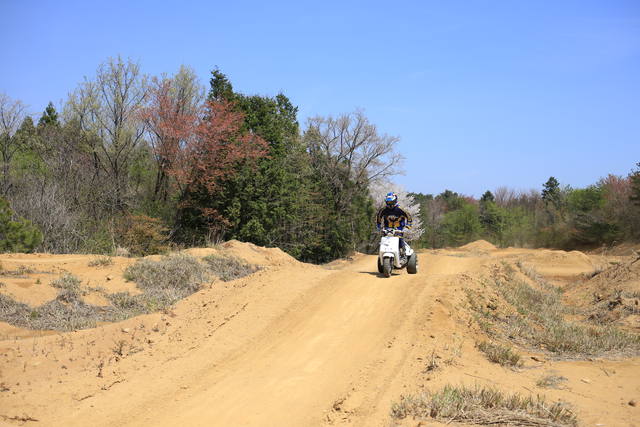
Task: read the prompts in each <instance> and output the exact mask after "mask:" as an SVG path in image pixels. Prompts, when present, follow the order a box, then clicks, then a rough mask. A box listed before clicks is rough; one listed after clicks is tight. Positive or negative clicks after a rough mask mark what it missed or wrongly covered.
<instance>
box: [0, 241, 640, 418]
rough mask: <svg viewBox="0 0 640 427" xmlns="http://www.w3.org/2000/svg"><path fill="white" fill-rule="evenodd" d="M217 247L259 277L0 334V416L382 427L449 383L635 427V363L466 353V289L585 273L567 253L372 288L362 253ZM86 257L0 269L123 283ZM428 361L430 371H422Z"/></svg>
mask: <svg viewBox="0 0 640 427" xmlns="http://www.w3.org/2000/svg"><path fill="white" fill-rule="evenodd" d="M226 250H228V251H231V252H233V253H234V254H235V255H237V256H240V257H243V258H245V259H247V260H248V261H250V262H254V263H258V264H261V265H263V266H265V268H264V269H263V270H261V271H259V272H257V273H255V274H253V275H252V276H249V277H245V278H242V279H239V280H236V281H233V282H228V283H223V282H214V283H211V284H208V285H207V286H205V287H204V289H203V290H201V291H200V292H198V293H196V294H194V295H192V296H190V297H189V298H187V299H185V300H183V301H181V302H179V303H178V304H177V305H176V306H175V307H174V308H173V309H172V310H169V311H166V312H164V313H157V314H152V315H145V316H139V317H136V318H132V319H129V320H127V321H124V322H120V323H117V324H107V325H102V326H100V327H98V328H95V329H90V330H83V331H77V332H71V333H64V334H60V333H55V334H53V333H34V332H28V331H24V330H19V329H17V328H11V327H9V326H7V325H4V326H3V327H2V328H3V329H2V331H1V333H2V334H3V338H4V339H3V340H2V341H0V416H1V417H2V418H0V420H3V421H4V422H5V423H9V424H32V425H46V426H85V425H93V426H111V425H124V426H127V425H131V426H138V425H149V426H174V425H203V426H204V425H207V426H215V425H219V426H240V425H246V426H249V425H265V426H266V425H278V426H303V425H304V426H313V425H341V424H349V425H362V426H370V425H372V426H387V425H389V423H390V417H389V410H390V407H391V404H392V403H393V402H394V401H397V400H398V399H399V397H400V395H402V394H407V393H417V392H419V391H420V390H425V389H436V388H438V387H440V386H442V385H444V384H447V383H450V384H480V385H491V386H495V387H498V388H500V389H501V390H504V391H517V392H520V393H525V394H528V393H532V394H537V393H540V394H546V395H547V396H548V397H549V398H551V399H562V400H564V401H567V402H569V403H570V404H571V405H572V407H573V408H574V410H575V412H576V413H577V414H578V417H579V420H580V422H581V423H583V424H584V425H597V424H601V425H611V426H613V425H634V422H636V421H634V420H636V419H640V408H637V407H634V406H631V405H629V404H628V402H629V401H631V400H634V399H635V400H636V401H638V400H640V375H638V372H640V359H638V358H627V359H620V360H608V359H592V360H583V361H571V360H553V359H552V358H551V357H549V356H548V355H544V354H542V355H541V354H539V353H533V352H529V351H527V350H526V349H522V350H521V352H522V353H523V354H524V356H525V366H524V367H523V368H522V369H519V370H511V369H506V368H503V367H501V366H499V365H496V364H492V363H490V362H489V361H487V360H486V359H485V357H484V356H483V355H482V354H481V353H480V352H479V351H478V350H477V349H476V347H475V344H476V342H477V341H478V340H480V339H483V338H484V336H483V335H482V332H481V331H480V330H479V329H478V327H477V325H476V324H475V323H474V318H473V315H472V313H471V312H470V311H469V310H468V308H467V293H466V292H465V290H466V289H470V288H473V289H480V288H479V287H480V286H482V281H483V280H484V278H486V277H487V276H488V275H489V274H490V272H491V270H492V269H493V268H495V266H496V265H499V264H501V263H502V262H504V261H507V262H517V261H520V262H521V263H524V264H526V263H529V264H530V265H532V266H535V267H536V268H537V269H538V271H540V272H541V273H544V274H547V275H548V276H549V277H550V280H555V281H556V282H562V283H569V282H571V281H572V280H574V279H576V278H578V277H579V276H580V275H582V274H590V273H592V272H593V270H594V269H595V268H596V267H597V266H596V263H597V260H592V259H591V258H589V257H587V256H585V255H583V254H581V253H565V252H555V251H533V250H516V249H509V250H496V249H495V248H493V247H491V246H489V245H486V244H484V243H481V244H476V245H471V246H469V247H467V248H464V249H462V250H455V251H453V250H452V251H447V250H442V251H425V252H422V253H421V254H420V272H419V274H417V275H408V274H406V272H401V273H399V274H394V275H393V276H392V277H391V278H389V279H385V278H382V277H379V276H378V274H377V273H376V272H375V266H376V261H375V257H372V256H364V255H358V256H356V257H355V258H354V259H353V260H350V261H348V262H339V263H333V264H331V265H330V266H324V267H323V266H313V265H308V264H302V263H298V262H296V261H294V260H292V259H290V258H289V257H287V256H286V255H284V254H282V253H281V252H279V251H278V250H265V249H262V248H257V247H255V246H253V245H246V244H239V243H233V244H231V245H229V247H228V248H226ZM207 251H208V250H192V254H193V255H195V256H201V255H206V254H207V253H208V252H207ZM89 259H90V257H81V256H73V257H71V256H69V257H67V258H62V257H60V258H56V257H51V258H45V257H44V256H40V257H38V256H26V255H22V256H15V255H10V256H8V255H7V256H5V255H3V256H1V257H0V261H1V262H2V263H3V265H5V266H7V265H9V266H15V265H18V264H20V263H22V264H30V263H31V264H33V265H35V266H36V267H37V266H40V267H39V268H40V270H45V267H44V266H45V264H47V265H48V264H50V266H49V270H50V271H51V272H50V273H47V274H55V273H59V272H60V269H65V270H67V271H71V272H76V271H75V270H74V268H77V269H78V270H79V271H77V272H76V273H77V274H80V275H85V276H82V277H83V279H84V280H91V279H92V278H93V280H95V281H100V283H101V285H102V286H105V287H108V286H110V284H111V283H113V284H114V286H115V287H118V286H130V285H131V284H129V283H124V282H123V283H120V279H119V277H120V275H119V274H120V273H119V271H121V270H122V269H123V268H124V267H125V266H126V265H127V263H129V262H131V261H130V260H126V259H122V260H118V261H117V262H116V263H115V264H114V266H112V267H109V268H111V269H112V270H113V271H111V270H109V271H107V270H98V269H95V268H94V269H93V270H91V269H89V268H87V267H86V265H87V261H88V260H89ZM73 262H76V263H77V265H76V266H75V267H74V265H73V264H72V263H73ZM12 263H13V264H12ZM38 263H39V264H38ZM65 263H66V264H65ZM14 264H15V265H14ZM12 268H13V267H12ZM56 269H57V270H56ZM42 274H45V273H42ZM108 275H111V276H113V277H112V278H111V279H110V280H107V277H106V276H108ZM103 276H104V277H103ZM43 277H44V276H43ZM41 281H42V280H41ZM25 283H26V282H25ZM12 286H13V285H12ZM15 286H17V287H19V284H16V285H15ZM34 286H35V285H34ZM38 286H40V285H38ZM17 287H16V288H15V289H14V288H10V289H9V291H12V290H13V291H16V292H18V288H17ZM20 289H27V286H24V287H21V288H20ZM47 297H49V296H42V297H41V298H42V299H45V298H47ZM29 298H30V297H29V296H28V295H25V296H24V297H23V300H24V301H29ZM532 356H533V357H534V358H535V359H532V358H531V357H532ZM434 361H435V364H436V365H437V369H431V368H429V366H433V364H434V363H433V362H434ZM548 373H557V374H558V375H562V376H563V377H565V378H566V382H565V383H564V385H563V387H562V388H560V389H552V390H548V389H544V390H543V389H540V388H539V387H537V385H536V382H537V380H538V379H539V378H540V377H541V376H543V375H545V374H548ZM400 423H401V424H403V425H417V424H418V421H415V420H402V421H400ZM429 425H432V421H429Z"/></svg>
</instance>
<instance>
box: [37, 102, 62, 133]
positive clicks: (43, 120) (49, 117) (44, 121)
mask: <svg viewBox="0 0 640 427" xmlns="http://www.w3.org/2000/svg"><path fill="white" fill-rule="evenodd" d="M45 126H60V121H59V120H58V112H57V111H56V108H55V107H54V106H53V103H52V102H49V105H47V108H45V109H44V112H43V113H42V116H40V120H39V121H38V129H40V128H43V127H45Z"/></svg>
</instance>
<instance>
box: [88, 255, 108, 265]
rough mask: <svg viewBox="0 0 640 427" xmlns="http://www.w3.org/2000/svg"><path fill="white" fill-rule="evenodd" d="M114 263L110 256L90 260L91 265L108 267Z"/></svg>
mask: <svg viewBox="0 0 640 427" xmlns="http://www.w3.org/2000/svg"><path fill="white" fill-rule="evenodd" d="M109 265H113V258H111V257H110V256H106V255H103V256H99V257H96V258H93V259H92V260H91V261H89V267H107V266H109Z"/></svg>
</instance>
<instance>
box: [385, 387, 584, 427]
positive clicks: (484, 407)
mask: <svg viewBox="0 0 640 427" xmlns="http://www.w3.org/2000/svg"><path fill="white" fill-rule="evenodd" d="M391 416H392V417H393V418H396V419H403V418H406V417H408V416H412V417H415V418H422V419H427V418H433V419H436V420H439V421H444V422H447V423H450V422H452V421H455V422H462V423H467V424H478V425H512V426H576V425H577V420H576V416H575V414H574V413H573V412H572V411H571V410H570V409H569V408H568V407H567V406H566V405H565V404H563V403H561V402H555V403H547V402H546V400H545V398H544V397H542V396H536V397H535V398H534V397H533V396H523V395H520V394H505V393H503V392H501V391H499V390H497V389H494V388H487V387H480V386H476V387H474V388H469V387H465V386H457V387H456V386H451V385H447V386H445V387H444V388H443V389H441V390H439V391H437V392H433V393H430V392H427V393H423V394H421V395H418V396H411V395H405V396H401V398H400V402H398V403H394V404H393V405H392V407H391Z"/></svg>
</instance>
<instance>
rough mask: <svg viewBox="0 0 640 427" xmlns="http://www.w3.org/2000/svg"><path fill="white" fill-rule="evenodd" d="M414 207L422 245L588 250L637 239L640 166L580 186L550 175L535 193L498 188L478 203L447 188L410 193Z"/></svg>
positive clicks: (489, 192)
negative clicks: (481, 243) (476, 242)
mask: <svg viewBox="0 0 640 427" xmlns="http://www.w3.org/2000/svg"><path fill="white" fill-rule="evenodd" d="M412 196H413V197H414V199H415V200H416V201H417V203H419V205H420V215H421V218H422V221H423V223H424V227H425V233H424V234H423V235H422V236H421V238H420V239H419V243H420V245H421V246H423V247H430V248H439V247H445V246H457V245H462V244H465V243H468V242H471V241H473V240H476V239H480V238H483V239H486V240H488V241H490V242H492V243H494V244H496V245H498V246H500V247H507V246H520V247H548V248H560V249H581V248H594V247H599V246H603V245H607V246H609V245H614V244H617V243H622V242H625V241H638V240H640V163H638V164H637V165H636V169H634V170H632V171H631V172H630V173H629V174H628V175H627V176H617V175H608V176H607V177H605V178H602V179H600V180H599V181H598V182H596V183H595V184H593V185H589V186H587V187H585V188H572V187H571V186H569V185H564V186H563V185H561V183H560V182H558V180H557V179H556V178H554V177H550V178H549V179H548V180H547V181H546V182H545V183H544V184H543V185H542V188H541V189H540V190H536V189H532V190H529V191H515V190H513V189H510V188H507V187H501V188H498V189H497V190H495V191H494V192H491V191H486V192H485V193H484V194H483V195H482V197H480V199H474V198H473V197H466V196H463V195H460V194H458V193H456V192H453V191H451V190H446V191H444V192H442V193H440V194H438V195H436V196H434V195H431V194H421V193H417V194H412Z"/></svg>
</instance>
